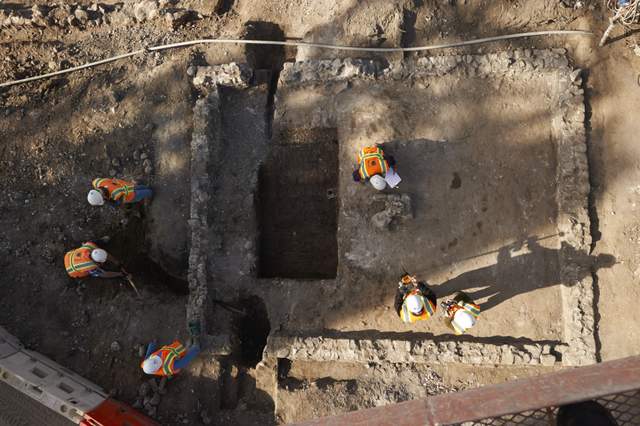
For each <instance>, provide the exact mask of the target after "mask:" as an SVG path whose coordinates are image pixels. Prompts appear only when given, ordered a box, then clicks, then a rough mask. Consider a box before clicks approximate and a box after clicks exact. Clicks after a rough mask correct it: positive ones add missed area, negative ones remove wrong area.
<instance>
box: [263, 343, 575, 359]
mask: <svg viewBox="0 0 640 426" xmlns="http://www.w3.org/2000/svg"><path fill="white" fill-rule="evenodd" d="M563 346H564V345H562V344H538V343H532V344H526V343H525V344H521V345H513V344H488V343H476V342H465V341H455V340H449V341H442V340H440V339H439V341H436V340H434V339H428V340H420V339H411V340H409V339H404V340H401V339H385V338H375V339H374V338H371V339H353V338H331V337H324V336H315V337H301V336H283V335H272V336H269V339H268V340H267V346H266V348H265V355H264V357H265V358H269V357H271V358H287V359H290V360H300V361H332V362H358V363H369V362H374V363H381V362H392V363H430V364H445V363H463V364H500V365H543V366H553V365H555V364H556V363H557V362H559V361H560V360H559V359H558V358H559V356H558V354H559V353H560V352H563V351H564V350H565V348H564V347H563Z"/></svg>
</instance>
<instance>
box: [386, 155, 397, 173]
mask: <svg viewBox="0 0 640 426" xmlns="http://www.w3.org/2000/svg"><path fill="white" fill-rule="evenodd" d="M384 159H385V161H386V162H387V163H389V167H391V168H392V169H394V170H395V168H396V159H395V158H394V157H393V155H387V154H385V155H384Z"/></svg>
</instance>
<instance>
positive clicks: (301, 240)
mask: <svg viewBox="0 0 640 426" xmlns="http://www.w3.org/2000/svg"><path fill="white" fill-rule="evenodd" d="M337 187H338V138H337V131H336V129H335V128H315V129H289V130H287V131H284V132H282V133H280V134H279V135H278V136H277V137H276V138H275V140H274V144H273V146H272V149H271V152H270V154H269V156H268V158H267V160H266V162H265V164H264V165H263V166H262V167H261V169H260V172H259V178H258V222H259V229H260V237H259V268H258V275H259V277H261V278H297V279H327V278H335V277H336V271H337V265H338V242H337V236H336V233H337V226H338V220H337V215H338V200H337Z"/></svg>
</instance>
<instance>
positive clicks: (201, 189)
mask: <svg viewBox="0 0 640 426" xmlns="http://www.w3.org/2000/svg"><path fill="white" fill-rule="evenodd" d="M190 74H191V75H193V76H194V78H193V84H194V87H195V88H196V90H198V92H199V94H200V95H201V96H202V97H201V98H200V99H198V100H197V101H196V104H195V106H194V109H193V134H192V139H191V212H190V218H189V225H190V228H191V248H190V252H189V272H188V280H189V300H188V302H187V323H189V322H191V321H199V322H200V326H201V331H202V334H203V335H205V336H206V335H208V333H207V330H206V324H205V318H206V315H205V314H204V312H205V309H207V301H208V300H209V299H215V298H217V297H216V295H215V294H210V292H211V289H210V288H209V286H208V283H207V276H208V275H207V273H208V271H207V264H208V260H209V259H208V256H207V253H209V251H210V250H211V247H212V246H215V245H216V243H217V242H216V241H211V240H210V238H209V235H210V229H211V225H212V224H210V223H209V221H208V216H209V200H210V197H211V195H210V191H211V187H212V179H213V178H214V177H213V176H210V173H209V170H211V168H212V166H213V165H214V164H217V163H219V162H220V161H221V158H220V157H221V148H222V115H221V108H222V104H221V103H222V101H221V96H220V90H219V88H220V86H232V87H236V88H240V89H243V88H246V87H248V85H249V81H250V79H251V76H252V74H253V73H252V71H251V69H250V68H248V67H247V66H246V65H244V64H236V63H229V64H223V65H216V66H208V67H197V68H193V69H192V71H191V72H190ZM211 332H212V334H213V335H215V333H214V332H215V330H211ZM210 337H211V336H210ZM223 346H224V345H223Z"/></svg>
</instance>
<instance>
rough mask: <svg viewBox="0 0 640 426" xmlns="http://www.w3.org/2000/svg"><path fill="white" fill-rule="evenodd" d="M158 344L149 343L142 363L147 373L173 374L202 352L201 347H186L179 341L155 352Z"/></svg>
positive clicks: (157, 374)
mask: <svg viewBox="0 0 640 426" xmlns="http://www.w3.org/2000/svg"><path fill="white" fill-rule="evenodd" d="M155 348H156V344H155V343H154V342H151V343H149V346H148V347H147V354H146V355H145V357H144V358H145V359H144V361H142V364H140V367H142V370H143V371H144V372H145V373H147V374H153V375H155V376H173V375H174V374H178V373H179V372H180V370H182V369H183V368H185V367H186V366H187V365H188V364H189V363H190V362H191V360H193V359H194V358H195V357H196V355H198V353H199V352H200V347H199V346H197V345H195V346H191V347H190V348H189V349H186V348H185V347H184V346H183V345H182V343H180V342H179V341H177V340H176V341H174V342H173V343H172V344H170V345H165V346H163V347H161V348H160V349H158V350H157V351H155V352H154V350H155Z"/></svg>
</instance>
